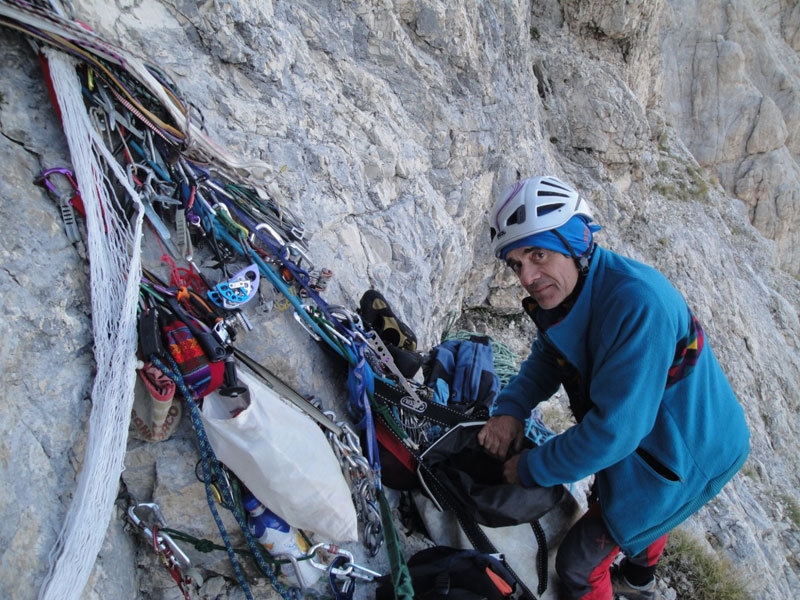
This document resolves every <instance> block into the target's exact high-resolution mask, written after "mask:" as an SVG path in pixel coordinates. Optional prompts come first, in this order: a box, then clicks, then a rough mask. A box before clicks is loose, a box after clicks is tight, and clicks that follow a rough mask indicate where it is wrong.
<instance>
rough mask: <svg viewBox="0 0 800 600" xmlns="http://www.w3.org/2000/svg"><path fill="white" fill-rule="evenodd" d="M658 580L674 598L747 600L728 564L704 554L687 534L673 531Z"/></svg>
mask: <svg viewBox="0 0 800 600" xmlns="http://www.w3.org/2000/svg"><path fill="white" fill-rule="evenodd" d="M659 570H660V573H661V576H662V577H663V578H664V579H665V580H666V581H667V583H668V584H669V586H670V587H672V588H673V589H674V590H675V591H676V593H677V596H678V598H692V599H693V600H749V598H750V594H748V592H747V590H746V587H745V585H744V583H743V580H742V577H741V575H740V574H739V573H738V572H737V571H736V570H735V569H734V567H733V566H732V565H731V563H730V562H729V561H727V560H724V559H721V558H719V557H718V556H716V555H714V554H711V553H709V552H708V551H706V550H705V549H704V548H703V546H702V545H701V544H700V543H699V542H698V541H697V540H695V539H694V538H692V537H691V536H690V535H689V534H688V533H686V532H684V531H681V530H680V529H677V530H675V531H673V532H672V533H671V534H670V536H669V540H668V541H667V547H666V548H665V549H664V556H663V558H662V560H661V562H660V563H659Z"/></svg>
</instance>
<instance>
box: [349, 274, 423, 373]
mask: <svg viewBox="0 0 800 600" xmlns="http://www.w3.org/2000/svg"><path fill="white" fill-rule="evenodd" d="M358 314H360V315H361V319H362V321H363V322H364V325H366V326H367V327H368V328H369V329H372V330H373V331H375V333H377V334H378V337H380V338H381V340H382V341H383V343H384V344H386V349H387V350H388V351H389V354H391V355H392V359H393V360H394V364H395V366H396V367H397V368H398V370H399V371H400V373H402V374H403V376H404V377H406V378H409V379H410V378H411V377H413V376H414V375H415V374H416V372H417V371H419V368H420V367H421V366H422V355H421V354H420V353H418V352H417V336H416V335H415V334H414V332H413V331H412V330H411V328H410V327H408V325H406V324H405V323H403V322H402V321H401V320H400V319H398V318H397V316H396V315H395V314H394V312H393V311H392V308H391V307H390V306H389V303H388V302H387V301H386V298H384V297H383V295H382V294H381V293H380V292H378V291H377V290H368V291H366V292H364V295H363V296H362V297H361V301H360V302H359V309H358Z"/></svg>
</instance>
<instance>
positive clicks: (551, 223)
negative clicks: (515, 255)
mask: <svg viewBox="0 0 800 600" xmlns="http://www.w3.org/2000/svg"><path fill="white" fill-rule="evenodd" d="M575 215H583V216H585V217H587V218H588V219H589V220H591V219H592V213H591V211H590V209H589V204H588V203H587V202H586V200H585V199H584V198H583V197H582V196H581V195H580V194H578V192H576V191H575V190H574V189H573V188H572V186H570V185H569V184H566V183H564V182H563V181H561V180H560V179H558V178H556V177H549V176H545V177H532V178H530V179H523V180H522V181H517V182H516V183H515V184H514V185H512V186H511V187H510V188H509V189H508V190H506V192H505V193H504V194H503V195H502V196H501V197H500V200H498V201H497V202H495V205H494V206H493V207H492V213H491V216H490V222H489V224H490V230H489V234H490V236H491V240H492V250H493V251H494V254H495V256H496V257H498V258H500V256H501V251H502V250H503V248H505V247H506V246H508V245H509V244H513V243H514V242H516V241H518V240H521V239H523V238H526V237H528V236H530V235H534V234H536V233H541V232H543V231H550V230H551V229H556V228H558V227H561V226H562V225H563V224H564V223H566V222H567V221H569V220H570V219H571V218H572V217H573V216H575Z"/></svg>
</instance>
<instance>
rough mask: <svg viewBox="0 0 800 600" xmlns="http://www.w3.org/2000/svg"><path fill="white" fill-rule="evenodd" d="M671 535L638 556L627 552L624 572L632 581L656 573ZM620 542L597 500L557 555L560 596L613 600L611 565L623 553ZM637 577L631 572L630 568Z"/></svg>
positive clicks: (576, 599) (567, 599)
mask: <svg viewBox="0 0 800 600" xmlns="http://www.w3.org/2000/svg"><path fill="white" fill-rule="evenodd" d="M666 543H667V536H666V535H664V536H662V537H660V538H658V539H657V540H656V541H655V542H653V543H652V544H650V545H649V546H648V547H647V548H645V550H644V551H642V552H640V553H639V554H637V555H636V556H626V557H625V563H624V565H623V573H624V574H625V575H626V577H628V579H629V580H631V582H633V581H632V580H633V579H642V578H647V577H648V574H649V576H650V577H652V575H654V574H655V567H656V564H658V559H659V558H661V553H662V552H663V551H664V546H665V545H666ZM619 552H620V549H619V546H617V544H616V542H615V541H614V539H613V538H612V537H611V534H610V533H609V532H608V529H607V528H606V526H605V523H603V518H602V517H601V515H600V504H599V503H597V502H594V503H593V504H591V506H590V507H589V510H588V511H586V514H584V515H583V517H581V518H580V520H579V521H578V522H577V523H575V525H573V526H572V528H571V529H570V530H569V531H568V532H567V535H566V537H565V538H564V541H562V542H561V545H560V546H559V549H558V554H557V555H556V572H557V573H558V576H559V579H560V585H561V589H560V595H559V599H560V600H612V598H613V597H614V592H613V590H612V589H611V576H610V574H609V568H610V567H611V564H612V563H613V562H614V559H615V558H616V557H617V556H618V555H619ZM629 570H630V571H631V573H632V574H635V575H636V577H631V576H628V571H629Z"/></svg>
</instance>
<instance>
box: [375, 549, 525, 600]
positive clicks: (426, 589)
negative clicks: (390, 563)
mask: <svg viewBox="0 0 800 600" xmlns="http://www.w3.org/2000/svg"><path fill="white" fill-rule="evenodd" d="M408 569H409V572H410V573H411V583H412V585H413V587H414V599H415V600H435V599H438V598H446V599H447V600H503V599H505V598H509V597H510V596H511V594H513V592H514V590H515V588H516V582H515V579H514V576H513V575H512V574H511V573H510V572H509V570H508V569H507V568H506V567H505V565H504V564H503V562H502V561H501V560H500V559H499V558H498V557H497V556H496V555H493V554H484V553H482V552H478V551H477V550H460V549H458V548H450V547H449V546H434V547H433V548H426V549H425V550H421V551H419V552H417V553H416V554H414V556H412V557H411V558H410V559H409V560H408ZM379 583H380V585H379V586H378V588H377V589H376V592H375V598H376V600H393V599H394V590H393V588H392V585H391V581H390V580H389V579H388V576H387V578H386V579H384V578H382V579H380V580H379Z"/></svg>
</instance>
